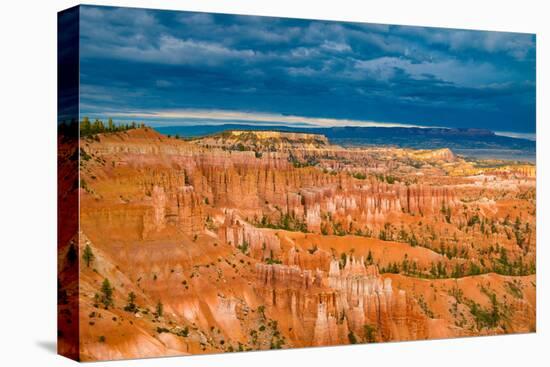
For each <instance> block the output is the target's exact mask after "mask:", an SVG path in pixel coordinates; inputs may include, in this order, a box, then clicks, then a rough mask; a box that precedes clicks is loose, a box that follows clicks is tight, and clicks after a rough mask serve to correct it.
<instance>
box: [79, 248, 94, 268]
mask: <svg viewBox="0 0 550 367" xmlns="http://www.w3.org/2000/svg"><path fill="white" fill-rule="evenodd" d="M82 259H83V260H84V262H85V263H86V266H87V267H90V263H92V262H93V261H94V259H95V255H94V253H93V252H92V248H91V247H90V245H86V247H84V252H83V253H82Z"/></svg>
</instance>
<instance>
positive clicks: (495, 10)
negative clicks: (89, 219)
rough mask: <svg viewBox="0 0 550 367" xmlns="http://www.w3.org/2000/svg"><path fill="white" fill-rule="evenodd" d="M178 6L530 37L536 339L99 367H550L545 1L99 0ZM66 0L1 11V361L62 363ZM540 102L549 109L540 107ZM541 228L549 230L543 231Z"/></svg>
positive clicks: (6, 5)
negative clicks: (533, 50)
mask: <svg viewBox="0 0 550 367" xmlns="http://www.w3.org/2000/svg"><path fill="white" fill-rule="evenodd" d="M94 3H95V4H103V5H126V6H138V7H153V8H165V9H180V10H202V11H212V12H228V13H240V14H256V15H273V16H288V17H303V18H315V19H331V20H353V21H363V22H378V23H390V24H409V25H426V26H428V25H429V26H444V27H459V28H473V29H489V30H506V31H519V32H529V33H537V58H538V60H537V65H538V66H537V142H538V159H537V163H538V167H537V171H538V172H537V174H538V184H537V187H538V211H537V213H538V216H537V219H538V223H537V224H538V225H537V240H538V241H537V242H538V248H537V251H538V254H537V257H538V264H537V265H538V266H537V279H538V281H537V292H538V307H537V311H538V312H537V316H538V323H537V325H538V327H537V329H538V331H537V333H536V334H530V335H513V336H501V337H483V338H469V339H455V340H442V341H423V342H407V343H389V344H376V345H361V346H346V347H332V348H316V349H302V350H291V351H276V352H253V353H232V354H223V355H213V356H193V357H177V358H163V359H149V360H133V361H123V362H109V363H108V364H107V363H97V364H94V365H97V366H103V365H110V366H175V365H178V366H182V365H183V366H213V365H220V366H237V365H238V366H243V367H246V366H254V367H257V366H262V367H263V366H273V365H278V366H281V365H283V366H285V365H286V366H289V367H290V366H299V365H305V366H310V365H315V366H344V365H350V364H352V363H353V364H355V365H379V366H384V367H386V366H394V365H397V364H401V365H407V366H417V365H418V366H437V367H442V366H461V367H464V366H469V365H472V366H477V365H483V366H498V367H500V366H529V367H530V366H538V365H546V366H548V365H550V361H549V360H548V359H550V353H549V350H550V337H549V336H550V330H549V327H550V325H549V320H550V318H549V312H550V307H549V300H548V295H549V285H548V284H549V278H548V276H549V275H548V274H549V271H550V263H549V259H550V258H549V256H550V255H549V251H548V248H547V246H548V243H547V240H548V238H549V231H550V229H549V228H550V223H548V221H547V218H548V215H547V214H548V211H549V210H550V203H549V195H548V192H549V191H548V190H549V188H548V185H550V182H549V180H548V162H545V161H544V158H548V159H550V155H549V154H550V153H549V150H550V142H548V140H549V139H550V135H549V133H548V130H549V128H548V126H547V124H548V117H549V114H548V103H550V98H549V94H548V88H549V87H550V81H549V72H548V67H549V66H550V60H549V50H550V45H549V37H550V33H549V26H548V24H549V17H548V14H549V10H546V11H545V9H544V4H545V3H546V1H544V0H538V1H530V0H521V1H505V0H500V1H488V0H476V1H469V0H461V1H458V0H448V1H444V0H439V1H437V0H434V1H424V0H403V1H394V0H377V1H369V0H362V1H348V0H333V1H327V2H322V1H320V0H317V1H312V2H307V1H304V0H261V1H260V0H249V1H246V0H225V1H224V0H218V1H210V0H202V1H200V0H194V1H177V0H164V1H163V0H157V1H145V0H144V1H138V0H132V1H116V0H111V1H94ZM76 4H77V2H75V1H62V0H44V1H34V2H33V1H28V0H25V1H23V0H19V1H18V0H11V1H3V3H2V5H3V6H2V9H1V12H0V37H1V38H0V40H1V42H0V73H1V74H0V88H1V91H2V93H1V94H0V106H1V109H0V162H1V165H0V272H1V274H0V338H1V341H0V365H3V366H15V365H22V366H23V365H24V366H50V365H55V366H66V365H73V364H74V362H71V361H69V360H68V359H65V358H63V357H60V356H57V355H56V354H55V352H54V351H55V338H56V130H55V129H56V31H57V29H56V24H57V23H56V12H57V11H59V10H62V9H65V8H67V7H69V6H72V5H76ZM545 102H546V104H544V103H545ZM545 222H546V223H545Z"/></svg>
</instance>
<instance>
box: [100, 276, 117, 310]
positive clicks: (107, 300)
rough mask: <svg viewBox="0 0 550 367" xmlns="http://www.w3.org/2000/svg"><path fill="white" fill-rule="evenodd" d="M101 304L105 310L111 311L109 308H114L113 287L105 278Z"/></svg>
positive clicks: (102, 285)
mask: <svg viewBox="0 0 550 367" xmlns="http://www.w3.org/2000/svg"><path fill="white" fill-rule="evenodd" d="M101 303H102V304H103V306H104V307H105V309H106V310H107V309H109V306H113V305H114V303H113V287H111V282H109V279H107V278H105V279H104V280H103V283H102V284H101Z"/></svg>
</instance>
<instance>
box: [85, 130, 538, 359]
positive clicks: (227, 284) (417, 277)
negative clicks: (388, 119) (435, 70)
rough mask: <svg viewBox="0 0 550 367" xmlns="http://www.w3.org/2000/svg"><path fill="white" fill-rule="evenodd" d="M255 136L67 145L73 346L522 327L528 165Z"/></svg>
mask: <svg viewBox="0 0 550 367" xmlns="http://www.w3.org/2000/svg"><path fill="white" fill-rule="evenodd" d="M264 135H265V136H264ZM264 135H261V134H260V135H258V134H254V137H253V138H251V137H250V136H248V135H247V134H245V133H242V132H241V133H239V134H236V135H228V136H226V137H224V138H223V139H219V138H208V139H196V140H191V141H183V140H180V139H174V138H168V137H165V136H162V135H160V134H158V133H156V132H155V131H154V130H152V129H149V128H144V129H135V130H129V131H127V132H120V133H112V134H99V135H97V136H96V137H95V138H93V139H92V138H87V139H82V140H81V148H82V150H83V151H84V152H85V154H86V155H85V157H86V158H87V159H83V160H82V162H81V167H80V173H81V179H82V180H84V182H85V184H82V183H81V189H80V203H81V205H80V219H81V228H80V229H81V234H80V236H79V238H78V241H77V242H78V248H79V256H80V259H81V260H80V261H81V264H80V269H81V273H80V283H79V295H80V313H79V315H80V320H81V325H83V327H82V329H81V330H80V337H81V348H82V352H81V356H82V359H84V360H94V359H100V358H108V359H119V358H132V357H145V356H155V355H165V354H187V353H190V354H195V353H210V352H221V351H239V350H256V349H270V348H271V349H276V348H289V347H301V346H314V345H333V344H348V343H363V342H382V341H394V340H418V339H428V338H442V337H453V336H460V335H478V334H500V333H506V332H517V331H530V330H534V327H535V326H534V325H535V324H534V320H535V306H534V305H535V283H534V281H535V276H534V268H532V267H531V265H530V264H532V261H533V260H534V256H535V251H536V242H535V238H534V230H535V228H534V226H535V221H534V196H533V195H534V192H533V187H534V186H533V185H534V183H533V182H532V180H531V181H530V179H529V178H528V177H527V176H528V175H521V177H516V176H513V175H506V176H502V175H498V174H494V173H490V174H489V173H487V175H484V174H483V173H480V172H482V170H481V169H478V168H476V167H472V166H468V167H470V168H468V169H472V170H473V171H474V173H475V175H474V176H470V173H468V174H461V175H459V176H456V174H457V172H465V170H464V167H465V166H467V165H469V163H467V162H465V161H463V160H461V159H460V158H458V157H456V156H455V155H454V154H453V153H452V152H451V151H450V150H448V149H443V150H437V151H414V150H404V149H391V148H385V149H383V148H371V149H345V148H341V147H338V146H334V145H331V144H330V143H329V142H328V141H326V139H322V138H319V137H317V136H285V137H284V139H283V138H282V137H281V136H279V135H277V134H275V135H273V134H267V133H266V134H264ZM239 143H240V144H243V147H240V146H238V144H239ZM517 169H518V172H520V171H521V172H523V171H522V170H523V169H522V168H517ZM450 172H452V174H451V173H450ZM517 218H519V219H517ZM77 242H75V246H76V243H77ZM496 244H498V248H497V247H496ZM86 247H89V248H90V250H91V251H92V252H93V254H94V256H93V258H92V260H90V261H89V264H84V263H83V260H82V259H83V254H84V251H87V250H86ZM495 272H497V273H499V274H495ZM105 279H107V280H109V282H110V285H111V287H112V300H111V301H112V302H106V300H105V295H104V289H103V288H104V287H103V283H104V282H105ZM130 293H132V294H133V295H134V300H133V301H132V302H130V301H131V300H130V298H131V297H130ZM159 304H160V305H161V312H159ZM489 310H493V311H494V310H496V311H495V312H496V313H495V312H494V313H493V314H496V315H497V317H495V320H492V319H491V320H489V321H490V322H487V321H486V320H485V321H484V318H483V312H489ZM489 313H490V312H489Z"/></svg>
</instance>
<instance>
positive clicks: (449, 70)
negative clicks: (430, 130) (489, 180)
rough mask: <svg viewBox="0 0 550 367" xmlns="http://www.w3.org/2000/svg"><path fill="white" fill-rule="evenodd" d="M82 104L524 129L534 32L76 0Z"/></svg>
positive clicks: (531, 115) (99, 109) (148, 111)
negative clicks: (193, 10)
mask: <svg viewBox="0 0 550 367" xmlns="http://www.w3.org/2000/svg"><path fill="white" fill-rule="evenodd" d="M81 104H82V106H81V114H83V115H88V116H97V117H103V118H105V117H108V116H111V117H115V116H117V117H119V118H130V115H129V113H131V112H132V111H145V113H144V115H146V116H142V117H143V118H144V119H145V118H150V117H151V116H154V118H155V120H154V121H155V123H159V124H177V123H182V122H186V121H187V122H188V121H191V120H193V119H196V117H193V118H191V117H189V116H187V115H186V114H185V113H184V114H183V115H182V114H181V111H187V112H189V111H190V110H198V111H202V112H201V113H203V115H204V114H208V113H209V112H208V111H209V110H214V112H215V111H233V112H235V113H244V112H247V113H246V114H244V115H246V116H247V118H252V117H253V116H256V117H258V116H263V115H267V116H283V117H284V116H287V117H288V116H297V117H299V118H300V119H301V121H302V122H304V121H305V120H306V119H308V121H310V122H304V123H311V121H316V120H315V119H318V120H317V121H320V120H322V119H325V122H326V123H328V124H336V125H338V124H342V123H344V124H345V123H353V122H358V121H359V122H371V121H391V122H394V123H401V124H408V125H425V126H449V127H484V128H488V129H491V130H500V131H512V132H528V133H532V132H534V131H535V37H534V35H529V34H518V33H502V32H483V31H466V30H451V29H440V28H423V27H409V26H387V25H373V24H360V23H344V22H328V21H312V20H297V19H283V18H269V17H251V16H236V15H220V14H206V13H190V12H170V11H154V10H142V9H123V8H111V7H95V6H83V7H81ZM174 111H179V114H175V115H174ZM239 111H242V112H239ZM187 112H186V113H187ZM214 112H212V113H214ZM133 117H134V118H137V117H140V116H133ZM240 117H243V116H240ZM269 118H270V119H271V118H272V117H269ZM186 119H187V120H186ZM312 119H313V120H312ZM319 119H320V120H319ZM212 120H215V119H212ZM208 121H211V120H208ZM277 121H279V120H277ZM258 122H262V120H258ZM263 122H265V121H263ZM279 122H288V123H289V124H291V123H296V122H295V121H289V119H288V118H286V117H285V118H284V119H283V120H280V121H279Z"/></svg>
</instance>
